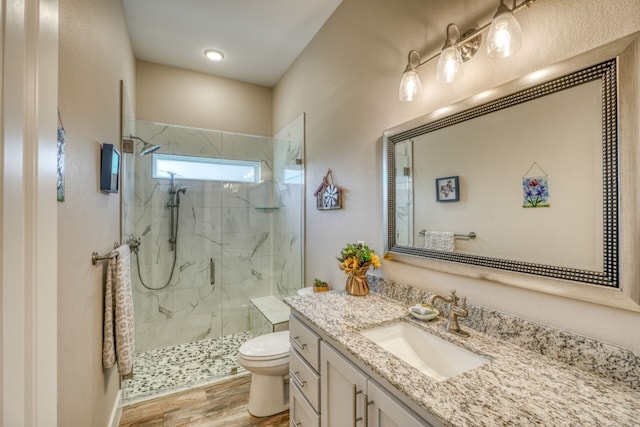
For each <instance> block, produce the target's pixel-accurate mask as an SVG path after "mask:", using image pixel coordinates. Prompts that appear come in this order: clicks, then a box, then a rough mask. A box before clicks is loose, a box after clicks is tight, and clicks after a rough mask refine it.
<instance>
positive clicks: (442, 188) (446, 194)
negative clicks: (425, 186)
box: [436, 176, 460, 202]
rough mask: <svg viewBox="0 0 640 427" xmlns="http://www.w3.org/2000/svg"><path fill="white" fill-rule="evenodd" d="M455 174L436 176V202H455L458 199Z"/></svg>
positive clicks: (458, 193)
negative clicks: (442, 176)
mask: <svg viewBox="0 0 640 427" xmlns="http://www.w3.org/2000/svg"><path fill="white" fill-rule="evenodd" d="M458 182H459V179H458V177H457V176H447V177H444V178H436V200H437V201H438V202H457V201H458V200H460V190H459V186H458Z"/></svg>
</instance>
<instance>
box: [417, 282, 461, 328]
mask: <svg viewBox="0 0 640 427" xmlns="http://www.w3.org/2000/svg"><path fill="white" fill-rule="evenodd" d="M437 299H441V300H442V301H444V302H448V303H449V320H448V321H447V324H446V325H445V326H444V329H445V330H446V331H448V332H451V333H454V334H456V335H460V336H463V337H468V336H469V333H468V332H465V331H463V330H462V329H460V325H459V324H458V317H467V316H468V315H469V312H468V311H467V297H462V304H461V305H458V301H459V300H460V298H458V296H457V295H456V291H455V289H453V290H451V295H449V296H448V297H443V296H442V295H440V294H431V295H429V297H428V298H427V300H426V301H425V304H428V305H430V306H433V303H434V302H435V301H436V300H437Z"/></svg>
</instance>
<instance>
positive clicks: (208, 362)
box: [122, 332, 253, 404]
mask: <svg viewBox="0 0 640 427" xmlns="http://www.w3.org/2000/svg"><path fill="white" fill-rule="evenodd" d="M251 338H253V335H252V334H251V332H242V333H238V334H233V335H226V336H224V337H220V338H211V339H206V340H202V341H196V342H192V343H188V344H180V345H176V346H173V347H166V348H161V349H158V350H150V351H145V352H142V353H138V354H136V357H135V359H134V362H133V378H132V379H126V380H123V382H122V401H123V403H125V404H128V403H132V402H134V401H139V400H144V399H146V398H150V397H153V396H156V395H160V394H164V393H167V392H171V391H177V390H181V389H185V388H188V387H191V386H194V385H199V384H204V383H207V382H211V381H214V380H217V379H221V378H225V377H228V376H231V375H234V374H235V373H241V372H244V371H245V370H244V368H242V367H241V366H240V365H239V364H238V361H237V356H238V349H239V348H240V346H241V345H242V344H243V343H244V342H245V341H247V340H249V339H251Z"/></svg>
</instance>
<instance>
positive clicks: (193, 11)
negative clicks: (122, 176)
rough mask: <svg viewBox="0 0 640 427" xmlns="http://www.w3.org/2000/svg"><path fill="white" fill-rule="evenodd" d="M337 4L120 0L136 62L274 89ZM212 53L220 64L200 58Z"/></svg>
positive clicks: (325, 0) (330, 0)
mask: <svg viewBox="0 0 640 427" xmlns="http://www.w3.org/2000/svg"><path fill="white" fill-rule="evenodd" d="M340 2H341V0H123V1H122V3H123V4H124V10H125V15H126V18H127V26H128V28H129V35H130V37H131V44H132V45H133V52H134V54H135V56H136V58H138V59H141V60H144V61H149V62H155V63H159V64H165V65H171V66H174V67H180V68H186V69H189V70H195V71H201V72H204V73H209V74H214V75H217V76H222V77H227V78H231V79H235V80H240V81H245V82H250V83H255V84H259V85H263V86H267V87H272V86H274V85H275V84H276V83H277V82H278V80H279V79H280V77H282V75H283V74H284V73H285V72H286V71H287V69H288V68H289V66H290V65H291V64H292V63H293V61H294V60H295V59H296V58H297V57H298V55H299V54H300V52H301V51H302V50H303V49H304V48H305V47H306V46H307V44H308V43H309V42H310V41H311V39H312V38H313V36H314V35H315V34H316V33H317V32H318V30H319V29H320V28H321V27H322V25H324V23H325V21H326V20H327V19H328V18H329V16H330V15H331V14H332V13H333V11H334V10H335V9H336V7H338V5H339V4H340ZM207 48H213V49H218V50H220V51H222V52H223V53H224V55H225V58H224V60H223V61H220V62H212V61H209V60H208V59H206V58H205V57H204V55H203V51H204V50H205V49H207Z"/></svg>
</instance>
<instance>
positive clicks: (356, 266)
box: [338, 243, 381, 296]
mask: <svg viewBox="0 0 640 427" xmlns="http://www.w3.org/2000/svg"><path fill="white" fill-rule="evenodd" d="M338 261H340V264H338V267H340V270H342V271H344V272H345V273H346V275H347V285H346V286H345V289H346V291H347V292H348V293H349V294H351V295H357V296H364V295H367V294H369V282H367V276H366V274H367V270H368V269H369V267H373V268H374V269H376V268H378V267H380V265H381V264H380V257H379V256H378V255H376V254H375V253H374V252H373V250H372V249H369V247H368V246H367V245H365V244H364V243H348V244H347V246H345V247H344V248H343V249H342V251H340V257H339V258H338Z"/></svg>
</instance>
